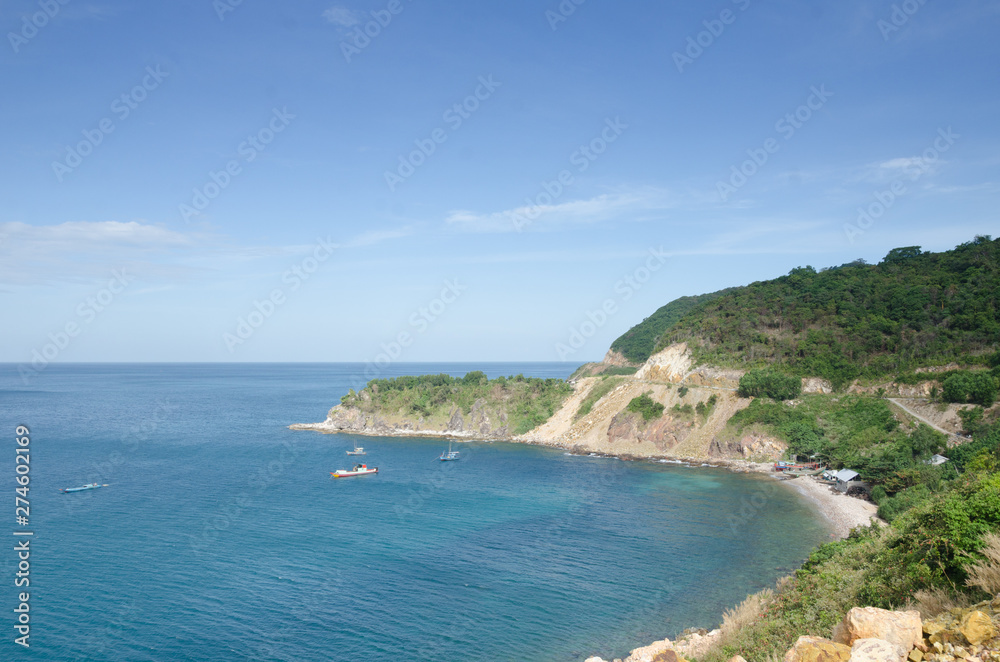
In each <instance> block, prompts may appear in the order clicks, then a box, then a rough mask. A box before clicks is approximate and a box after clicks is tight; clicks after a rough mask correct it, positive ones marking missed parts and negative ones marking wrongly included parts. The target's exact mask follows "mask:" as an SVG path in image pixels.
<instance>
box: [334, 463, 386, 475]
mask: <svg viewBox="0 0 1000 662" xmlns="http://www.w3.org/2000/svg"><path fill="white" fill-rule="evenodd" d="M377 473H378V467H372V468H371V469H369V468H368V465H367V464H355V465H354V468H353V469H351V470H350V471H348V470H347V469H337V470H336V471H331V472H330V478H350V477H351V476H367V475H369V474H377Z"/></svg>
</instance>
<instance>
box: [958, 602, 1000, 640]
mask: <svg viewBox="0 0 1000 662" xmlns="http://www.w3.org/2000/svg"><path fill="white" fill-rule="evenodd" d="M958 629H959V631H961V633H962V634H963V635H965V638H966V640H967V641H968V642H969V643H970V644H972V645H973V646H975V645H976V644H981V643H983V642H984V641H989V640H990V639H992V638H993V635H994V634H995V630H994V628H993V621H992V620H990V617H989V616H987V615H986V614H984V613H983V612H981V611H979V610H975V611H970V612H969V613H967V614H966V615H965V616H964V617H963V618H962V624H961V625H960V626H959V628H958Z"/></svg>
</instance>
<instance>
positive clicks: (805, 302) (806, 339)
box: [613, 236, 1000, 385]
mask: <svg viewBox="0 0 1000 662" xmlns="http://www.w3.org/2000/svg"><path fill="white" fill-rule="evenodd" d="M678 301H680V300H678ZM670 305H672V304H668V306H665V307H664V308H661V309H660V310H661V311H662V310H665V309H666V308H669V307H670ZM657 312H659V311H657ZM652 320H653V318H652V317H651V318H649V319H647V320H646V321H644V322H643V323H642V324H640V325H638V326H637V327H635V328H633V329H631V330H630V331H629V333H628V334H626V335H625V336H622V338H619V339H618V340H617V341H615V343H616V344H619V343H620V342H622V341H623V340H624V339H625V338H626V336H629V335H630V334H631V337H640V338H641V337H647V336H648V335H650V334H656V333H657V329H658V327H657V326H656V325H654V324H653V323H652ZM644 327H645V328H644ZM680 341H687V342H688V343H690V345H691V347H692V350H693V352H694V354H695V357H696V359H697V360H698V361H699V362H708V363H713V364H718V365H724V366H732V367H741V368H745V367H750V366H754V365H763V364H768V363H776V364H780V365H782V366H783V367H784V369H785V370H788V371H789V372H791V373H793V374H797V375H817V376H822V377H826V378H827V379H830V380H831V381H833V382H834V384H835V385H843V384H845V383H847V382H848V381H850V380H851V379H854V378H855V377H879V376H883V375H894V374H897V373H899V372H903V371H906V370H909V369H912V368H913V367H916V366H921V365H929V364H940V363H947V362H949V361H953V360H957V361H960V362H967V363H975V362H979V361H981V360H982V357H983V356H984V355H985V354H986V353H989V352H992V351H994V350H995V349H996V348H997V345H998V343H1000V239H998V240H994V239H991V238H990V237H988V236H979V237H976V238H975V239H974V240H973V241H970V242H968V243H965V244H962V245H960V246H958V247H956V248H955V249H954V250H951V251H945V252H942V253H928V252H924V251H921V250H920V247H919V246H910V247H905V248H896V249H893V250H892V251H890V252H889V254H888V255H886V257H885V258H884V259H883V260H882V261H881V262H880V263H879V264H877V265H870V264H866V263H865V262H864V261H862V260H858V261H855V262H851V263H849V264H845V265H842V266H839V267H833V268H829V269H823V270H821V271H816V270H815V269H814V268H812V267H808V266H807V267H800V268H796V269H793V270H792V271H791V272H790V273H789V274H788V275H787V276H782V277H781V278H776V279H774V280H769V281H762V282H757V283H752V284H750V285H747V286H745V287H737V288H732V289H729V290H725V291H723V292H722V293H721V294H719V296H713V297H711V298H710V299H708V300H706V301H701V302H699V303H696V304H695V305H694V306H693V307H691V308H690V309H689V310H688V311H687V312H686V313H685V314H683V316H682V317H681V318H680V319H678V320H677V321H676V322H674V323H673V324H672V325H670V326H669V328H666V329H664V330H663V331H662V332H659V333H658V335H657V342H656V344H655V346H654V348H653V350H652V351H653V352H655V351H659V350H660V349H662V348H664V347H666V346H667V345H669V344H672V343H675V342H680ZM613 346H614V345H613ZM650 353H652V352H650ZM643 354H645V352H644V351H643V352H637V353H634V354H633V357H630V358H632V359H633V360H643V359H644V358H646V357H645V356H643ZM647 356H648V355H647Z"/></svg>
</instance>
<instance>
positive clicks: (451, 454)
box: [438, 439, 458, 462]
mask: <svg viewBox="0 0 1000 662" xmlns="http://www.w3.org/2000/svg"><path fill="white" fill-rule="evenodd" d="M438 459H439V460H441V461H442V462H454V461H455V460H457V459H458V451H453V450H451V439H449V440H448V450H447V452H445V453H441V455H440V456H439V457H438Z"/></svg>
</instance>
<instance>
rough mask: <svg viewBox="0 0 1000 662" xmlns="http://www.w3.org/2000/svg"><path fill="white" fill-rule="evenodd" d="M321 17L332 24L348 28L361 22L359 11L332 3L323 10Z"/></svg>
mask: <svg viewBox="0 0 1000 662" xmlns="http://www.w3.org/2000/svg"><path fill="white" fill-rule="evenodd" d="M323 18H325V19H326V20H327V21H328V22H330V23H333V24H334V25H339V26H341V27H344V28H349V27H351V26H353V25H357V24H358V23H360V22H361V13H360V12H356V11H353V10H351V9H348V8H347V7H342V6H340V5H334V6H333V7H330V8H329V9H327V10H326V11H324V12H323Z"/></svg>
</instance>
